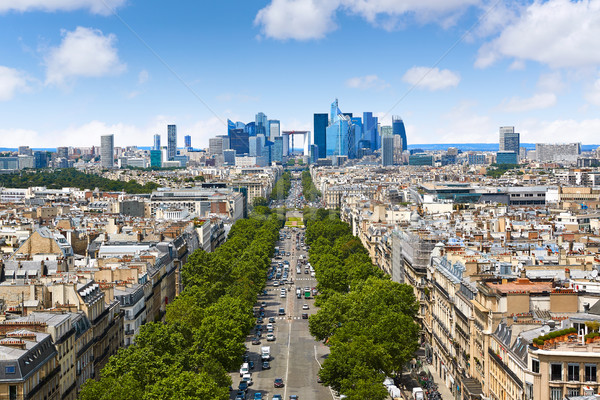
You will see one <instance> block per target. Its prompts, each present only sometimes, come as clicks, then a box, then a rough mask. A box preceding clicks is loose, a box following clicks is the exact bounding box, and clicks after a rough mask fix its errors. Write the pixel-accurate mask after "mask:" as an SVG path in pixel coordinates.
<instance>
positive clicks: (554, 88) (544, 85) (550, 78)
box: [537, 71, 566, 93]
mask: <svg viewBox="0 0 600 400" xmlns="http://www.w3.org/2000/svg"><path fill="white" fill-rule="evenodd" d="M537 87H538V89H540V90H541V91H543V92H550V93H558V92H562V91H563V90H564V89H565V87H566V84H565V82H564V81H563V77H562V74H561V73H560V71H554V72H549V73H545V74H541V75H540V78H539V79H538V82H537Z"/></svg>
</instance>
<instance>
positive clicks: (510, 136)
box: [498, 126, 521, 155]
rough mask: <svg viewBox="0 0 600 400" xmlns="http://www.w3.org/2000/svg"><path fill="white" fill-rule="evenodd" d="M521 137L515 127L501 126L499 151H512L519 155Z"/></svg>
mask: <svg viewBox="0 0 600 400" xmlns="http://www.w3.org/2000/svg"><path fill="white" fill-rule="evenodd" d="M519 136H520V135H519V133H518V132H515V127H514V126H501V127H500V140H499V146H498V151H512V152H514V153H517V155H518V154H519V147H521V143H520V138H519Z"/></svg>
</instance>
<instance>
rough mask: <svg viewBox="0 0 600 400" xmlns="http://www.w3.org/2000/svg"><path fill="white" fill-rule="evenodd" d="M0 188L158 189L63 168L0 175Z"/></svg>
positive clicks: (134, 190) (117, 190) (144, 190)
mask: <svg viewBox="0 0 600 400" xmlns="http://www.w3.org/2000/svg"><path fill="white" fill-rule="evenodd" d="M0 186H4V187H11V188H28V187H32V186H46V187H48V188H49V189H60V188H63V187H76V188H79V189H90V190H94V189H96V188H98V189H100V190H103V191H109V192H121V191H125V192H127V193H151V192H152V191H153V190H155V189H156V188H158V187H159V185H158V184H157V183H154V182H148V183H146V184H145V185H140V184H139V183H137V182H136V181H134V180H130V181H129V182H123V181H114V180H112V179H106V178H103V177H101V176H98V175H93V174H86V173H84V172H80V171H77V170H76V169H74V168H65V169H60V170H55V171H32V172H21V173H16V174H6V175H0Z"/></svg>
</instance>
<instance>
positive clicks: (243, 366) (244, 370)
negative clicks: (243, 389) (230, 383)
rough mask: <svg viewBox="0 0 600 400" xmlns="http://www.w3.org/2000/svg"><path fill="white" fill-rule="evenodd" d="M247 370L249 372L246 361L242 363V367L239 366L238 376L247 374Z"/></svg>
mask: <svg viewBox="0 0 600 400" xmlns="http://www.w3.org/2000/svg"><path fill="white" fill-rule="evenodd" d="M248 372H250V366H249V365H248V363H247V362H246V363H243V364H242V368H240V378H241V377H242V376H244V374H247V373H248Z"/></svg>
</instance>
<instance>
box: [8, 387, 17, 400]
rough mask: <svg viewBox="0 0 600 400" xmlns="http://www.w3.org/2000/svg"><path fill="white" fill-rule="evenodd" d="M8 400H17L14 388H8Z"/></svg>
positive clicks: (15, 388)
mask: <svg viewBox="0 0 600 400" xmlns="http://www.w3.org/2000/svg"><path fill="white" fill-rule="evenodd" d="M8 398H9V400H17V387H16V386H13V385H11V386H9V387H8Z"/></svg>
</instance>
